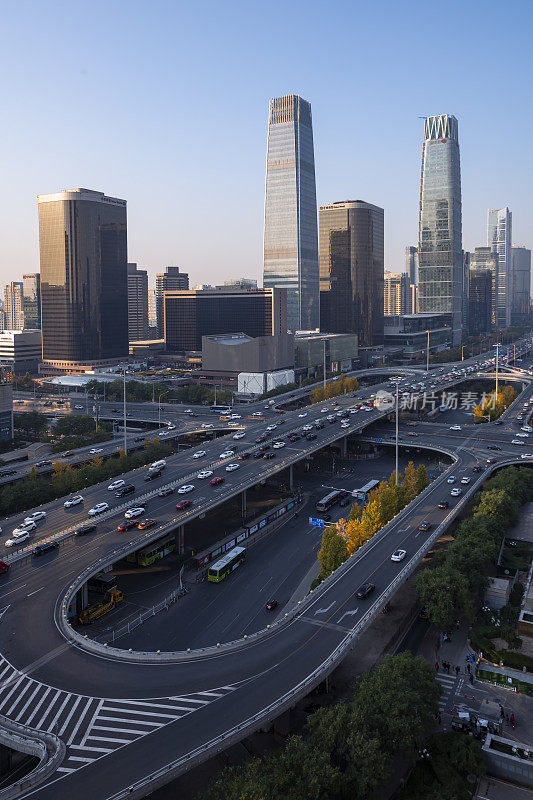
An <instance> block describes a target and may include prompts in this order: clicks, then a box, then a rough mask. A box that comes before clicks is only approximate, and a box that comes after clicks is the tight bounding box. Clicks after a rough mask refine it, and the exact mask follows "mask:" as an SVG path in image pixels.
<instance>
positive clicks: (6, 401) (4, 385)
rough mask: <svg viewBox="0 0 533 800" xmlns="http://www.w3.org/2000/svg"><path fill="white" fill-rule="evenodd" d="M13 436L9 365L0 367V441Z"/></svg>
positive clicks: (11, 381)
mask: <svg viewBox="0 0 533 800" xmlns="http://www.w3.org/2000/svg"><path fill="white" fill-rule="evenodd" d="M12 438H13V380H12V374H11V370H10V369H9V367H0V441H2V442H8V441H10V440H11V439H12Z"/></svg>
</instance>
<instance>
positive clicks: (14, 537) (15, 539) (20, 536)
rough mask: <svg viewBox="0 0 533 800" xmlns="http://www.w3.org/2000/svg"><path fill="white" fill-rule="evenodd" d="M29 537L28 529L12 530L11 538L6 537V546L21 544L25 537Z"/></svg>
mask: <svg viewBox="0 0 533 800" xmlns="http://www.w3.org/2000/svg"><path fill="white" fill-rule="evenodd" d="M29 538H30V532H29V531H21V532H20V533H16V531H13V533H12V534H11V538H10V539H6V547H16V546H17V545H19V544H22V542H25V541H26V539H29Z"/></svg>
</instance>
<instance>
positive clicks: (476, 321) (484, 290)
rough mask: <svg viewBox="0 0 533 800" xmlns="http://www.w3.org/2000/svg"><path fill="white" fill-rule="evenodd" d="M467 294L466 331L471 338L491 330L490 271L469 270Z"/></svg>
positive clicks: (491, 283) (491, 284)
mask: <svg viewBox="0 0 533 800" xmlns="http://www.w3.org/2000/svg"><path fill="white" fill-rule="evenodd" d="M469 279H470V287H469V293H468V303H469V311H468V331H469V333H470V334H471V335H473V336H479V335H480V334H482V333H489V332H490V330H491V329H492V312H493V303H492V293H493V275H492V271H491V270H490V269H471V270H470V273H469Z"/></svg>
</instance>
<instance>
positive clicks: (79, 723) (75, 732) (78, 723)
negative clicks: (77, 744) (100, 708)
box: [67, 697, 93, 746]
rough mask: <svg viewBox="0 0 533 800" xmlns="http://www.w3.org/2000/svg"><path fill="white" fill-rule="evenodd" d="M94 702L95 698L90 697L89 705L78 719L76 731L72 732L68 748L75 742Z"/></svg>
mask: <svg viewBox="0 0 533 800" xmlns="http://www.w3.org/2000/svg"><path fill="white" fill-rule="evenodd" d="M92 702H93V698H92V697H89V699H88V700H87V703H86V705H85V708H84V709H83V711H82V713H81V716H80V717H79V718H78V722H77V723H76V726H75V728H74V730H73V731H72V733H71V735H70V738H69V740H68V742H67V746H70V745H71V744H72V742H73V741H74V739H75V738H76V734H77V733H78V730H79V728H80V725H81V723H82V722H83V718H84V717H85V714H86V713H87V711H88V710H89V707H90V705H91V703H92Z"/></svg>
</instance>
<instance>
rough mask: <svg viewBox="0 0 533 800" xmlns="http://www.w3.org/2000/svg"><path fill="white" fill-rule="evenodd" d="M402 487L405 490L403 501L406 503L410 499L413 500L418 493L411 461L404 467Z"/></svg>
mask: <svg viewBox="0 0 533 800" xmlns="http://www.w3.org/2000/svg"><path fill="white" fill-rule="evenodd" d="M402 487H403V490H404V492H405V502H406V504H407V503H410V502H411V500H414V499H415V497H416V495H417V494H418V492H417V477H416V470H415V465H414V464H413V462H412V461H410V462H409V463H408V465H407V466H406V468H405V472H404V475H403V481H402Z"/></svg>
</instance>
